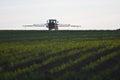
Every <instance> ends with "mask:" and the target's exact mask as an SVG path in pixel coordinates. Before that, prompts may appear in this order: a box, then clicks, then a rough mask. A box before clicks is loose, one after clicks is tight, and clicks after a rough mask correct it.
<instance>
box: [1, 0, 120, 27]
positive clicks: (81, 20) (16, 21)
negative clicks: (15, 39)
mask: <svg viewBox="0 0 120 80" xmlns="http://www.w3.org/2000/svg"><path fill="white" fill-rule="evenodd" d="M51 18H53V19H57V20H58V21H59V23H63V24H77V25H82V27H81V28H80V29H118V28H120V0H0V29H25V28H23V27H22V25H24V24H41V23H45V22H46V20H47V19H51Z"/></svg>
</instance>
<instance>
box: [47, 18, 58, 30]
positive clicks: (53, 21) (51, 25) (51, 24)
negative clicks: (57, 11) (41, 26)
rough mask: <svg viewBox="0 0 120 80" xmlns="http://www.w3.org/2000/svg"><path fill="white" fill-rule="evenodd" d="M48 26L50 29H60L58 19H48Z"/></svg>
mask: <svg viewBox="0 0 120 80" xmlns="http://www.w3.org/2000/svg"><path fill="white" fill-rule="evenodd" d="M47 27H48V28H49V30H52V29H55V30H58V21H57V20H56V19H49V20H48V21H47Z"/></svg>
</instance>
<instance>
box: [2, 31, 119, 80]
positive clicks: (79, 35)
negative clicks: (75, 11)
mask: <svg viewBox="0 0 120 80" xmlns="http://www.w3.org/2000/svg"><path fill="white" fill-rule="evenodd" d="M0 80H120V31H119V30H113V31H109V30H107V31H102V30H101V31H95V30H93V31H92V30H91V31H89V30H88V31H87V30H86V31H35V30H31V31H24V30H23V31H22V30H13V31H12V30H8V31H7V30H6V31H5V30H4V31H0Z"/></svg>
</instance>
